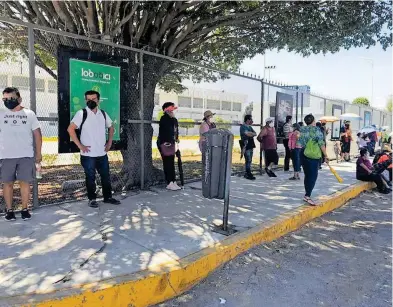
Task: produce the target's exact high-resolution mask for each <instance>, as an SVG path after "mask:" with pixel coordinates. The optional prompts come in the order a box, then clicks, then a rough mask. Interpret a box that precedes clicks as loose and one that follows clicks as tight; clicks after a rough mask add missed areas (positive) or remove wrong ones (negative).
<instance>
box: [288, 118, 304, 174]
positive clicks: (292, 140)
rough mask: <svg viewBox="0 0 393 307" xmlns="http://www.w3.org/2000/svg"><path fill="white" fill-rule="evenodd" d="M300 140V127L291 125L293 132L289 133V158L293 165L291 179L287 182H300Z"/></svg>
mask: <svg viewBox="0 0 393 307" xmlns="http://www.w3.org/2000/svg"><path fill="white" fill-rule="evenodd" d="M299 138H300V126H299V124H293V132H290V133H289V143H288V146H289V149H290V150H291V158H292V164H293V177H291V178H289V180H300V175H299V173H300V152H301V150H302V146H301V144H300V143H299Z"/></svg>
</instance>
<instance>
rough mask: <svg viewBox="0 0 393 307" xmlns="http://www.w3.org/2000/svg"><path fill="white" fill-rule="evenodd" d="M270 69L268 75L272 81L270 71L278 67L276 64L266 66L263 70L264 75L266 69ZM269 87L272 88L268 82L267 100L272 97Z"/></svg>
mask: <svg viewBox="0 0 393 307" xmlns="http://www.w3.org/2000/svg"><path fill="white" fill-rule="evenodd" d="M266 69H267V70H268V72H269V77H268V80H269V81H270V71H271V70H272V69H276V65H271V66H265V67H264V71H263V75H265V70H266ZM269 88H270V85H269V84H268V85H267V100H268V101H269V98H270V96H269V94H270V93H269Z"/></svg>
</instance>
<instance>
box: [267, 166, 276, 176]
mask: <svg viewBox="0 0 393 307" xmlns="http://www.w3.org/2000/svg"><path fill="white" fill-rule="evenodd" d="M265 170H266V174H267V175H268V176H269V177H277V175H276V174H275V173H274V172H273V171H272V170H270V169H268V168H266V169H265Z"/></svg>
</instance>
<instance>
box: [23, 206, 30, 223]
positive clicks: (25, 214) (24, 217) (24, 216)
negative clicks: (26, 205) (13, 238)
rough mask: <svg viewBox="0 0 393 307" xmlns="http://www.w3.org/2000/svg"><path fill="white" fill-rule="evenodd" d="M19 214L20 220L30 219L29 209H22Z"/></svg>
mask: <svg viewBox="0 0 393 307" xmlns="http://www.w3.org/2000/svg"><path fill="white" fill-rule="evenodd" d="M20 215H21V217H22V220H24V221H26V220H30V219H31V214H30V212H29V210H27V209H23V210H22V211H21V212H20Z"/></svg>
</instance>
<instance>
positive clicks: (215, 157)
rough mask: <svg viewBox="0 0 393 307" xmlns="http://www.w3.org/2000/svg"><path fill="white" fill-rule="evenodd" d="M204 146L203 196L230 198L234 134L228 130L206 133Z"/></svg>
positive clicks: (214, 130) (215, 130)
mask: <svg viewBox="0 0 393 307" xmlns="http://www.w3.org/2000/svg"><path fill="white" fill-rule="evenodd" d="M203 136H204V137H205V138H206V140H205V142H203V146H202V165H203V172H202V194H203V196H204V197H206V198H210V199H211V198H217V199H224V198H225V196H226V193H227V194H228V195H227V197H229V184H230V180H231V178H230V177H231V169H232V148H233V134H232V133H231V132H230V131H229V130H227V129H211V130H209V131H208V132H205V133H204V134H203Z"/></svg>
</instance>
